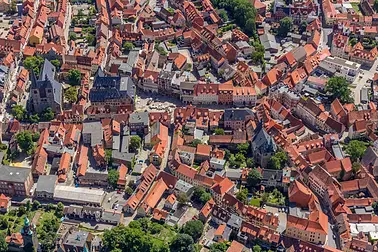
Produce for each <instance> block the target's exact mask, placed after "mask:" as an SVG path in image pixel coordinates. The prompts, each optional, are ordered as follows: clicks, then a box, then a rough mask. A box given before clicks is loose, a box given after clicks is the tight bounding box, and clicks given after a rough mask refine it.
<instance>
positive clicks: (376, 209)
mask: <svg viewBox="0 0 378 252" xmlns="http://www.w3.org/2000/svg"><path fill="white" fill-rule="evenodd" d="M371 207H372V208H373V209H374V212H378V202H376V201H374V202H373V204H372V205H371Z"/></svg>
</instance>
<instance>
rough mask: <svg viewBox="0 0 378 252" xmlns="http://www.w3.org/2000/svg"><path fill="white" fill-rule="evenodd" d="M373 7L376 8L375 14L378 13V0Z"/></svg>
mask: <svg viewBox="0 0 378 252" xmlns="http://www.w3.org/2000/svg"><path fill="white" fill-rule="evenodd" d="M373 7H374V10H375V12H378V0H375V1H374V4H373Z"/></svg>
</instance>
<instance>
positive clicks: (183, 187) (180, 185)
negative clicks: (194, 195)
mask: <svg viewBox="0 0 378 252" xmlns="http://www.w3.org/2000/svg"><path fill="white" fill-rule="evenodd" d="M192 188H193V186H192V185H191V184H189V183H188V182H185V181H184V180H181V179H179V180H178V181H177V183H176V186H175V189H176V190H178V191H180V192H185V193H187V192H189V190H191V189H192Z"/></svg>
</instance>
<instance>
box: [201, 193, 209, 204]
mask: <svg viewBox="0 0 378 252" xmlns="http://www.w3.org/2000/svg"><path fill="white" fill-rule="evenodd" d="M210 199H211V194H210V193H208V192H205V193H203V194H202V195H201V197H200V201H201V202H202V203H206V202H208V201H209V200H210Z"/></svg>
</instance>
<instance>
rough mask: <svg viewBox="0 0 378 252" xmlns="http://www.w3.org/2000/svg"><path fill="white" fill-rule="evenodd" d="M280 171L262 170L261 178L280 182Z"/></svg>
mask: <svg viewBox="0 0 378 252" xmlns="http://www.w3.org/2000/svg"><path fill="white" fill-rule="evenodd" d="M282 174H283V173H282V170H272V169H263V170H262V177H263V180H275V181H282Z"/></svg>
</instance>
